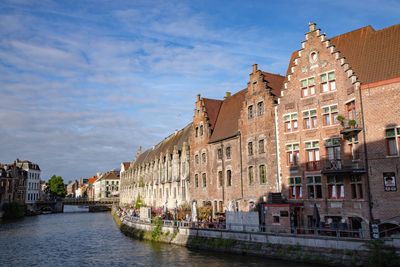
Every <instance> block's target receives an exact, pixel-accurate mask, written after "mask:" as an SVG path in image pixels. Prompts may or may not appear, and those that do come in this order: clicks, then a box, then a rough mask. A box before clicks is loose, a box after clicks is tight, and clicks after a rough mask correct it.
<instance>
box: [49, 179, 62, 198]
mask: <svg viewBox="0 0 400 267" xmlns="http://www.w3.org/2000/svg"><path fill="white" fill-rule="evenodd" d="M49 187H50V193H51V194H52V195H54V196H58V197H65V188H64V180H63V178H62V177H61V176H56V175H53V176H51V178H50V180H49Z"/></svg>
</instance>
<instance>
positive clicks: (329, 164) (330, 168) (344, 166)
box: [321, 159, 366, 174]
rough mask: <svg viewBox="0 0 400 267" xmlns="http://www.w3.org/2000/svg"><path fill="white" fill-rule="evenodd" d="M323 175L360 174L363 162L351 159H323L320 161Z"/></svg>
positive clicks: (363, 168) (363, 171) (362, 171)
mask: <svg viewBox="0 0 400 267" xmlns="http://www.w3.org/2000/svg"><path fill="white" fill-rule="evenodd" d="M321 162H322V163H323V164H322V173H323V174H362V173H365V172H366V170H365V167H364V162H363V161H360V160H353V159H325V160H322V161H321Z"/></svg>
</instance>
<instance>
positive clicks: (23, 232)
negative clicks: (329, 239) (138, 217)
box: [0, 206, 311, 267]
mask: <svg viewBox="0 0 400 267" xmlns="http://www.w3.org/2000/svg"><path fill="white" fill-rule="evenodd" d="M0 266H18V267H19V266H207V267H213V266H268V267H305V266H311V265H306V264H299V263H290V262H285V261H275V260H269V259H264V258H259V257H253V256H242V255H232V254H224V253H214V252H208V251H198V250H190V249H188V248H185V247H181V246H175V245H168V244H159V243H152V242H144V241H138V240H134V239H132V238H129V237H126V236H125V235H123V234H122V233H121V232H120V231H119V229H118V228H117V227H116V225H115V223H114V221H113V219H112V217H111V214H110V213H108V212H105V213H89V212H87V210H86V209H82V208H78V207H68V206H67V207H66V209H65V213H60V214H49V215H40V216H35V217H26V218H23V219H20V220H17V221H11V222H4V221H3V222H0Z"/></svg>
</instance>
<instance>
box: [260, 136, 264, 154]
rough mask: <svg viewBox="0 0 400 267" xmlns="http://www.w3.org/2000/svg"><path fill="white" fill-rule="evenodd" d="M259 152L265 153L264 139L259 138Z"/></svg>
mask: <svg viewBox="0 0 400 267" xmlns="http://www.w3.org/2000/svg"><path fill="white" fill-rule="evenodd" d="M258 153H259V154H262V153H265V149H264V139H261V140H258Z"/></svg>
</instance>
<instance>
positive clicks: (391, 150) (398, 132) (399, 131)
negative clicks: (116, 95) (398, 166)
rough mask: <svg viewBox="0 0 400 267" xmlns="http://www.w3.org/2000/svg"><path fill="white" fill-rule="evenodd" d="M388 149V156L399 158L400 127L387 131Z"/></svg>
mask: <svg viewBox="0 0 400 267" xmlns="http://www.w3.org/2000/svg"><path fill="white" fill-rule="evenodd" d="M385 138H386V149H387V154H388V156H397V155H399V154H400V153H399V151H400V127H397V128H390V129H386V131H385Z"/></svg>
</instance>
